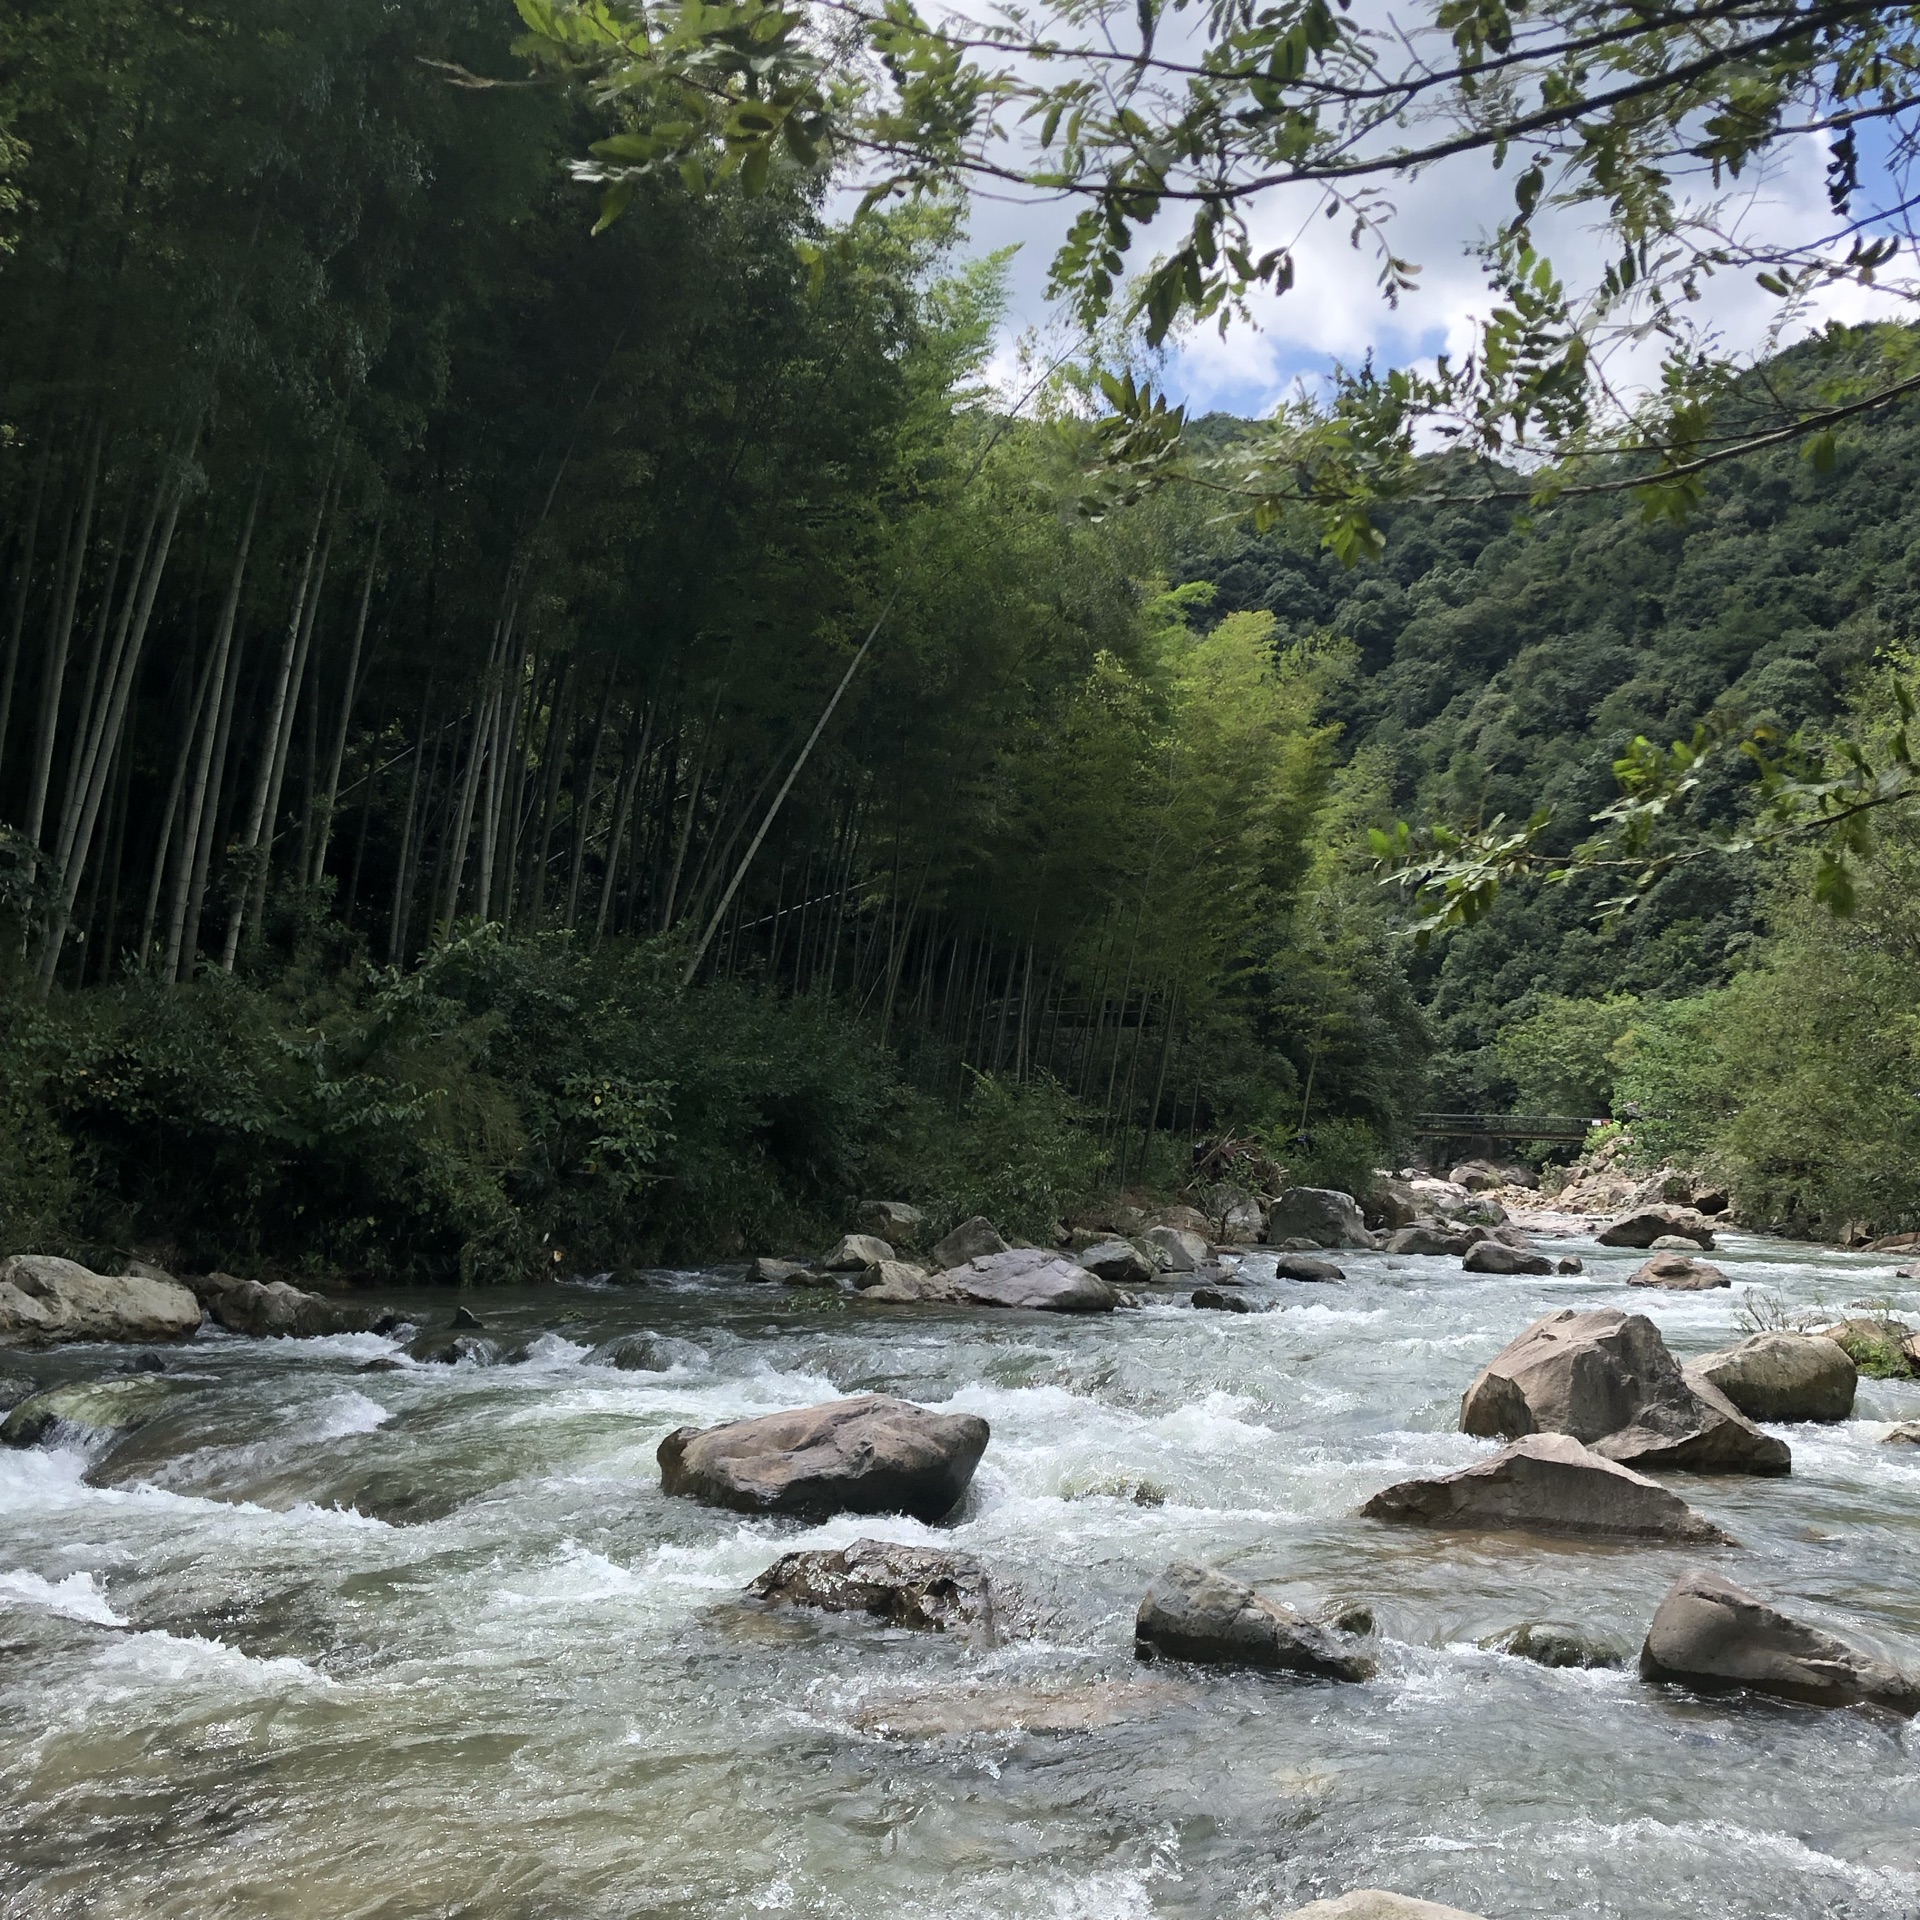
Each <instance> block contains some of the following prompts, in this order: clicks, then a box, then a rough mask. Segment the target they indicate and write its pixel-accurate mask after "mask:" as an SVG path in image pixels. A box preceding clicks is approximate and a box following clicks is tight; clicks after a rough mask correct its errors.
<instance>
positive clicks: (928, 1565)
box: [747, 1540, 994, 1639]
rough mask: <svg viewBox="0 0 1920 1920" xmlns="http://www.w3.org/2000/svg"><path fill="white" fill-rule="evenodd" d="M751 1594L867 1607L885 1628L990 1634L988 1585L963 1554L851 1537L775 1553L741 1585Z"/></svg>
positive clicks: (833, 1609) (829, 1607)
mask: <svg viewBox="0 0 1920 1920" xmlns="http://www.w3.org/2000/svg"><path fill="white" fill-rule="evenodd" d="M747 1591H748V1592H749V1593H750V1594H752V1595H753V1597H754V1598H755V1599H756V1600H767V1601H773V1602H777V1603H781V1604H784V1605H787V1606H795V1607H821V1608H824V1609H825V1610H826V1611H827V1612H829V1613H870V1614H872V1615H874V1617H875V1618H876V1619H880V1620H884V1621H885V1622H886V1623H887V1625H888V1626H890V1627H914V1628H918V1629H920V1630H921V1631H923V1632H932V1633H953V1632H960V1633H966V1634H971V1635H974V1636H977V1637H981V1638H987V1639H991V1638H992V1637H993V1631H994V1606H993V1589H992V1588H991V1587H990V1586H989V1585H988V1582H987V1576H986V1573H985V1571H984V1570H983V1569H982V1568H981V1565H980V1563H979V1561H977V1560H976V1559H974V1557H973V1556H972V1555H971V1554H968V1553H947V1552H944V1551H942V1550H940V1549H938V1548H934V1547H913V1546H907V1545H904V1544H903V1543H901V1542H899V1541H896V1540H856V1541H855V1542H854V1543H853V1545H852V1546H850V1547H841V1548H839V1549H838V1550H833V1549H826V1550H817V1551H812V1552H800V1553H789V1554H784V1555H782V1556H781V1558H780V1559H778V1560H776V1561H775V1562H774V1563H773V1565H772V1566H770V1567H769V1568H768V1569H767V1570H766V1572H764V1573H762V1574H760V1575H759V1576H758V1577H757V1578H755V1579H754V1580H753V1581H752V1582H751V1584H750V1585H749V1586H748V1588H747Z"/></svg>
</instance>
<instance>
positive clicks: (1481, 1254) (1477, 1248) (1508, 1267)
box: [1460, 1235, 1553, 1273]
mask: <svg viewBox="0 0 1920 1920" xmlns="http://www.w3.org/2000/svg"><path fill="white" fill-rule="evenodd" d="M1460 1265H1461V1267H1462V1269H1463V1270H1464V1271H1465V1272H1467V1273H1551V1272H1552V1271H1553V1262H1552V1261H1551V1260H1549V1259H1548V1258H1547V1256H1546V1255H1545V1254H1544V1253H1539V1252H1536V1251H1535V1250H1534V1249H1533V1248H1532V1247H1516V1246H1513V1245H1511V1244H1510V1243H1509V1242H1507V1241H1505V1240H1496V1239H1494V1238H1493V1237H1492V1236H1491V1235H1489V1236H1488V1237H1487V1238H1486V1239H1485V1240H1479V1241H1476V1242H1475V1243H1474V1244H1473V1245H1472V1246H1470V1247H1469V1248H1468V1249H1467V1251H1466V1254H1465V1256H1464V1257H1463V1258H1462V1260H1461V1262H1460Z"/></svg>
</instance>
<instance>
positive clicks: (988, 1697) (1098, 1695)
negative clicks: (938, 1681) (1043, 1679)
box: [854, 1680, 1192, 1740]
mask: <svg viewBox="0 0 1920 1920" xmlns="http://www.w3.org/2000/svg"><path fill="white" fill-rule="evenodd" d="M1191 1697H1192V1696H1191V1694H1190V1693H1189V1692H1188V1690H1187V1689H1186V1688H1185V1687H1177V1686H1171V1685H1169V1684H1168V1683H1167V1682H1165V1681H1155V1680H1133V1681H1127V1680H1096V1681H1094V1682H1093V1683H1092V1684H1091V1685H1090V1686H1084V1687H1047V1688H1041V1687H967V1688H964V1689H954V1690H951V1691H941V1692H929V1693H911V1694H901V1695H896V1696H893V1697H891V1698H888V1699H884V1700H875V1701H871V1702H869V1703H868V1704H867V1705H866V1706H864V1707H862V1708H861V1710H860V1711H859V1712H858V1713H857V1714H855V1715H854V1724H855V1725H856V1726H859V1727H862V1728H864V1729H866V1731H868V1732H869V1733H881V1734H891V1735H893V1736H895V1737H896V1738H899V1739H907V1740H937V1739H940V1738H941V1737H942V1736H946V1735H955V1734H970V1733H1092V1732H1094V1731H1096V1730H1097V1729H1098V1728H1101V1727H1110V1726H1113V1725H1115V1724H1116V1723H1117V1722H1119V1721H1121V1720H1132V1719H1137V1718H1138V1717H1139V1716H1140V1715H1141V1714H1143V1713H1151V1712H1153V1711H1155V1710H1157V1709H1158V1708H1161V1707H1166V1706H1172V1705H1176V1704H1178V1703H1179V1702H1181V1701H1184V1700H1188V1699H1190V1698H1191Z"/></svg>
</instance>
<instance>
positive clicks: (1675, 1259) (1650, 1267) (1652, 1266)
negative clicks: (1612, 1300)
mask: <svg viewBox="0 0 1920 1920" xmlns="http://www.w3.org/2000/svg"><path fill="white" fill-rule="evenodd" d="M1681 1244H1682V1245H1683V1246H1684V1245H1685V1244H1686V1242H1684V1241H1682V1242H1681ZM1627 1285H1628V1286H1630V1287H1664V1288H1665V1289H1666V1290H1667V1291H1668V1292H1669V1293H1708V1292H1711V1291H1712V1290H1713V1289H1714V1288H1715V1287H1730V1286H1732V1285H1733V1282H1732V1281H1731V1280H1729V1279H1728V1278H1727V1276H1726V1274H1725V1273H1723V1272H1722V1271H1721V1269H1720V1268H1718V1267H1716V1266H1715V1265H1714V1264H1713V1262H1712V1261H1711V1260H1696V1259H1695V1258H1694V1257H1693V1255H1692V1254H1690V1253H1656V1254H1655V1255H1654V1256H1653V1258H1652V1259H1651V1260H1647V1261H1643V1262H1642V1263H1641V1264H1640V1265H1639V1266H1637V1267H1635V1268H1634V1270H1633V1271H1632V1272H1631V1273H1630V1274H1628V1275H1627Z"/></svg>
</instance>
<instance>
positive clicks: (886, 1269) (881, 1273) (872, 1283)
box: [847, 1260, 927, 1299]
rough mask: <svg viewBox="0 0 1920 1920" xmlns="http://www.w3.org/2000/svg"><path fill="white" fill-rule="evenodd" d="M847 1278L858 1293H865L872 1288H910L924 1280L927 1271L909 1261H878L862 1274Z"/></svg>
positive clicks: (890, 1296) (850, 1275) (851, 1275)
mask: <svg viewBox="0 0 1920 1920" xmlns="http://www.w3.org/2000/svg"><path fill="white" fill-rule="evenodd" d="M847 1277H848V1279H850V1280H851V1281H852V1282H853V1284H854V1287H855V1288H856V1289H857V1290H858V1291H859V1292H861V1293H866V1292H868V1291H869V1290H870V1289H872V1288H874V1287H910V1286H911V1285H912V1284H913V1283H914V1282H915V1281H916V1280H924V1279H925V1278H926V1277H927V1270H926V1268H925V1267H922V1266H917V1265H916V1264H915V1263H914V1262H913V1261H911V1260H879V1261H876V1262H875V1263H874V1264H873V1265H872V1266H870V1267H868V1268H867V1269H866V1270H865V1271H864V1272H861V1273H854V1274H849V1275H848V1276H847ZM892 1297H893V1296H892V1295H889V1296H888V1298H889V1299H891V1298H892Z"/></svg>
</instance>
